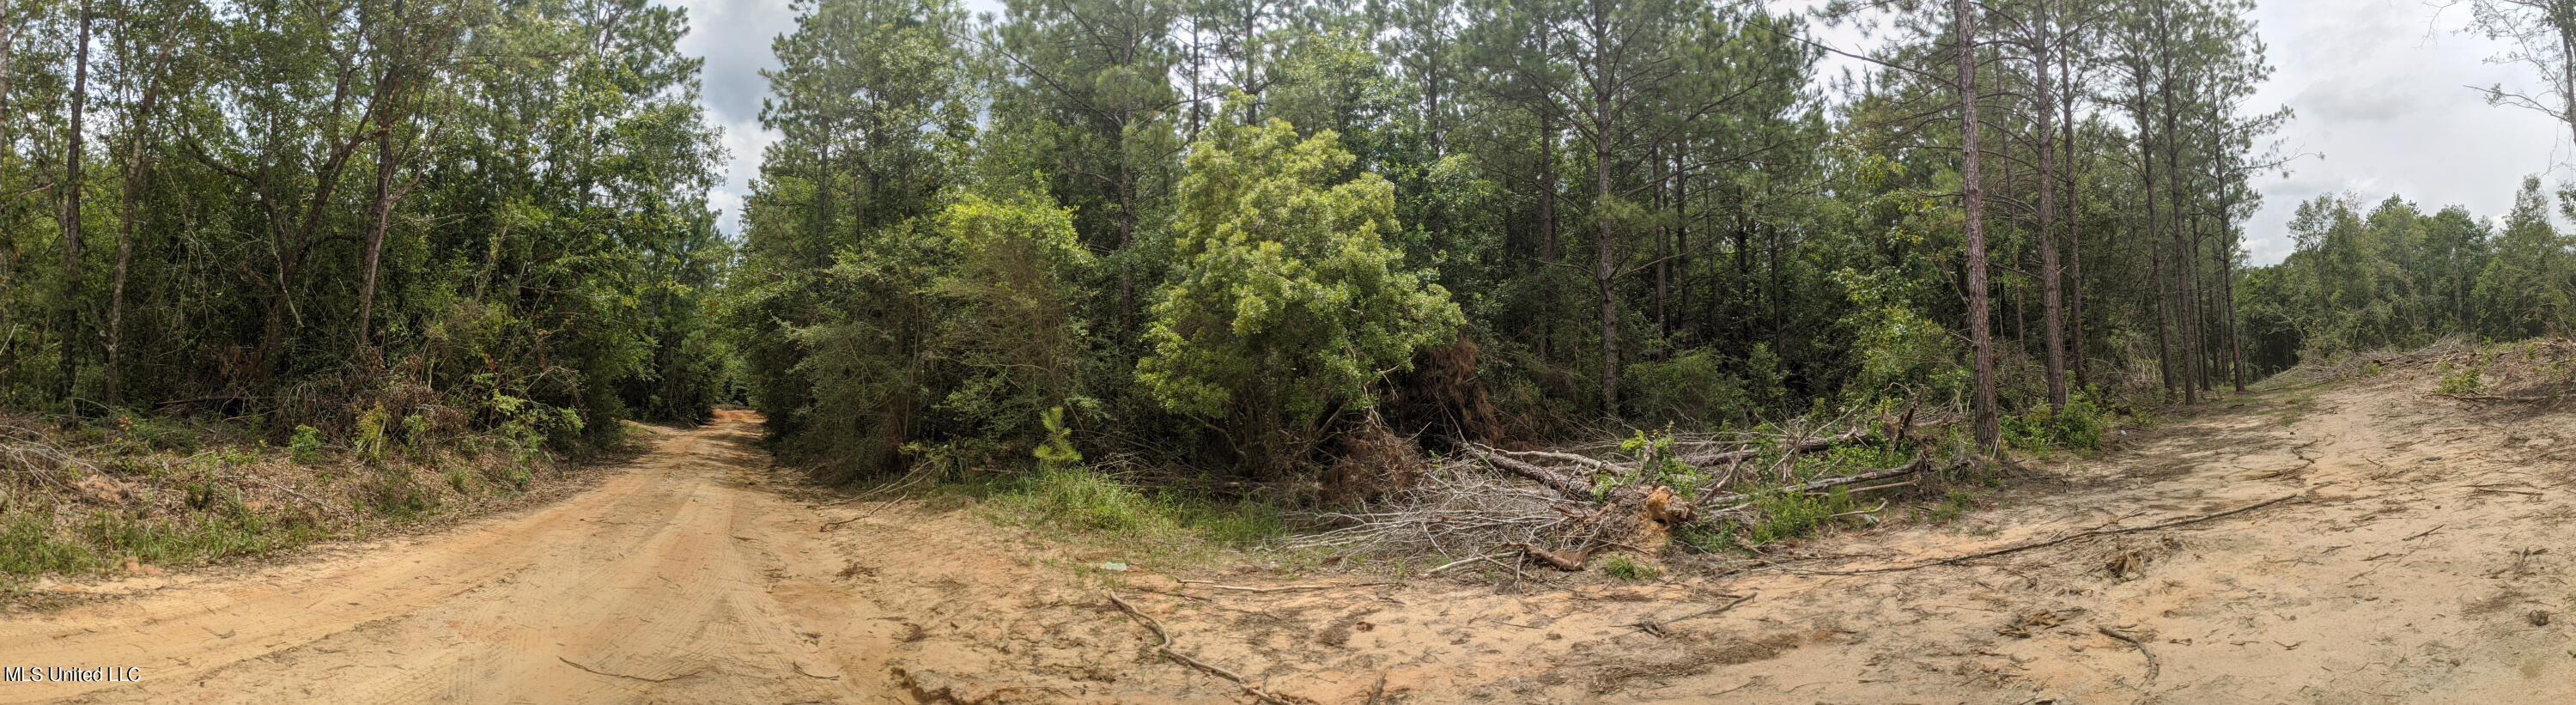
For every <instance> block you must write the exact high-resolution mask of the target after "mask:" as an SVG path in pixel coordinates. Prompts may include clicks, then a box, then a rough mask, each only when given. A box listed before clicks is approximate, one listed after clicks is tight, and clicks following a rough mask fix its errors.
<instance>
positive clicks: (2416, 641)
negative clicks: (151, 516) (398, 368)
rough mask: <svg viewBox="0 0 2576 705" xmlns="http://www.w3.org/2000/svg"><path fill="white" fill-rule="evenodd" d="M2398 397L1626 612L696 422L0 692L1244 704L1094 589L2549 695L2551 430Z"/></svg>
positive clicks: (2399, 385)
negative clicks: (853, 492) (783, 464)
mask: <svg viewBox="0 0 2576 705" xmlns="http://www.w3.org/2000/svg"><path fill="white" fill-rule="evenodd" d="M2429 385H2430V381H2429V375H2428V373H2425V372H2422V371H2416V372H2404V371H2400V372H2397V373H2392V374H2390V375H2387V376H2384V377H2379V378H2373V379H2366V380H2362V381H2360V382H2356V383H2351V384H2347V385H2344V386H2342V387H2336V388H2311V389H2304V390H2298V389H2294V390H2286V391H2275V392H2269V393H2265V394H2261V395H2256V396H2253V397H2246V398H2240V399H2239V400H2237V401H2232V402H2226V403H2223V404H2222V405H2220V406H2218V407H2215V408H2211V409H2209V410H2207V411H2206V412H2204V413H2202V414H2201V415H2199V416H2197V417H2192V418H2184V419H2179V420H2175V421H2173V422H2171V423H2168V424H2166V425H2164V426H2163V427H2162V428H2160V429H2158V430H2155V431H2152V432H2150V433H2149V434H2145V435H2141V436H2137V437H2133V438H2130V439H2128V440H2127V441H2126V442H2125V444H2124V445H2125V447H2124V449H2123V450H2120V451H2117V452H2115V453H2112V454H2110V455H2108V456H2106V457H2104V458H2102V459H2099V460H2092V461H2073V462H2064V463H2057V464H2050V465H2046V466H2043V467H2036V468H2033V469H2031V471H2030V476H2028V477H2023V478H2020V479H2018V480H2017V481H2016V483H2015V487H2016V489H2012V490H2009V491H2007V492H2006V493H2005V497H2004V506H2002V507H2000V508H1996V509H1990V510H1987V511H1983V512H1979V513H1975V514H1971V515H1969V516H1968V517H1966V518H1964V519H1961V520H1959V521H1957V522H1953V523H1950V524H1946V525H1917V526H1912V527H1904V528H1896V529H1891V530H1887V531H1880V532H1871V533H1862V534H1852V535H1844V536H1838V537H1831V538H1827V539H1822V540H1818V541H1814V542H1810V543H1808V544H1806V545H1803V546H1797V547H1793V548H1791V549H1788V550H1784V551H1780V552H1777V553H1774V554H1772V555H1768V556H1765V557H1763V558H1762V559H1761V560H1760V561H1757V562H1756V564H1755V565H1752V566H1751V567H1750V568H1749V569H1747V570H1742V571H1740V572H1737V573H1735V574H1733V575H1730V576H1727V577H1720V578H1683V579H1670V580H1664V581H1660V582H1656V583H1652V584H1646V585H1636V586H1617V585H1612V584H1608V583H1604V582H1601V581H1599V580H1598V579H1586V580H1581V581H1575V582H1572V583H1567V582H1561V581H1559V582H1534V583H1520V584H1513V585H1503V586H1500V587H1497V586H1496V585H1494V584H1491V583H1483V582H1467V581H1450V580H1427V581H1415V582H1413V583H1410V584H1381V583H1378V582H1377V581H1376V580H1373V579H1371V578H1369V577H1368V576H1366V575H1363V574H1352V575H1320V576H1313V575H1310V576H1304V577H1296V578H1285V577H1280V576H1276V575H1273V574H1270V573H1268V572H1266V571H1264V570H1261V569H1258V568H1245V569H1243V570H1241V572H1238V573H1231V574H1224V575H1200V576H1195V577H1197V578H1201V579H1210V578H1212V579H1213V581H1212V582H1197V581H1192V582H1184V581H1181V580H1176V579H1174V578H1172V577H1169V576H1164V575H1157V574H1153V573H1152V572H1151V571H1145V570H1140V571H1133V572H1127V573H1104V572H1101V571H1099V570H1097V569H1094V568H1091V567H1090V566H1097V565H1098V564H1099V563H1100V562H1102V561H1104V560H1116V559H1120V558H1122V556H1120V555H1119V554H1118V553H1117V552H1116V551H1115V550H1110V549H1099V550H1082V549H1069V548H1064V547H1061V546H1060V545H1058V544H1056V543H1054V542H1051V541H1047V540H1042V539H1040V538H1038V537H1034V536H1031V535H1029V534H1027V533H1026V532H1021V531H1017V530H1009V529H1002V528H998V527H996V526H994V525H992V524H991V523H989V522H987V521H985V520H983V519H980V518H978V517H976V516H974V515H973V514H972V513H970V512H960V511H956V510H954V509H953V508H951V509H940V508H933V507H925V506H922V505H920V504H919V503H917V502H911V501H900V502H882V503H853V502H851V501H849V500H848V499H847V498H844V497H837V496H829V495H824V494H821V493H817V492H815V491H813V490H810V489H807V488H805V486H804V485H802V484H800V483H798V482H796V481H793V480H790V479H787V474H785V473H780V472H777V471H774V470H770V469H768V461H767V459H766V458H765V457H763V456H761V455H760V454H759V453H758V451H757V450H756V449H754V448H753V447H752V446H751V445H750V441H751V440H752V438H753V435H754V433H755V430H756V426H755V425H754V423H755V422H754V421H752V420H750V419H748V418H740V417H737V418H729V419H727V420H726V421H724V422H723V423H720V424H718V425H715V426H712V427H709V428H706V429H701V430H698V431H693V432H689V433H686V434H681V435H676V436H674V437H671V438H669V439H667V440H665V441H663V442H662V445H661V447H660V448H659V449H658V450H657V451H656V452H655V453H653V454H652V455H650V456H648V457H647V458H645V459H644V460H642V461H640V462H639V463H638V464H637V465H636V466H635V467H634V468H632V469H631V470H629V471H627V472H625V473H623V474H621V475H619V476H618V477H616V478H615V479H613V480H611V481H609V482H607V483H605V484H604V485H602V486H601V487H600V488H598V489H596V490H593V491H590V492H588V493H585V494H582V495H579V496H577V497H575V498H572V499H569V500H567V501H565V502H562V503H560V504H556V505H553V506H551V507H547V508H544V509H541V510H536V511H532V512H529V513H525V514H520V515H516V516H509V517H502V518H497V519H492V520H487V521H485V522H482V523H480V524H477V525H474V526H471V527H468V528H464V529H460V530H457V531H453V532H449V533H446V534H442V535H437V536H428V537H421V538H416V539H410V540H404V541H396V542H384V543H377V544H369V545H362V546H353V547H349V548H347V549H345V550H343V551H340V552H339V554H338V555H335V556H330V557H325V558H321V559H317V560H308V561H303V562H300V563H296V564H293V565H287V566H280V567H270V568H260V569H248V570H240V571H234V572H231V573H227V574H215V575H208V576H199V577H192V578H182V579H174V580H171V581H168V582H167V583H166V584H162V583H154V584H147V585H144V586H143V587H148V588H151V589H144V590H140V592H139V594H137V595H134V596H131V597H128V598H124V599H116V600H108V601H101V602H95V603H90V604H86V605H84V606H80V607H76V608H73V609H70V610H67V611H63V612H59V613H55V614H50V615H43V616H36V617H21V618H16V619H10V620H5V621H0V665H15V664H27V665H63V666H83V667H98V666H139V667H141V668H142V669H143V671H142V676H143V678H142V682H140V683H134V684H8V683H0V701H18V700H29V699H48V698H73V699H94V700H107V701H123V700H158V701H169V700H176V701H214V702H250V701H276V700H281V699H283V700H296V701H304V700H321V701H333V702H407V701H418V700H427V699H457V700H465V701H478V702H488V701H529V702H561V701H573V702H579V701H666V702H763V703H776V702H799V701H833V702H914V701H959V702H1068V701H1070V702H1173V701H1181V702H1237V701H1246V700H1249V699H1251V698H1252V697H1253V695H1252V694H1250V693H1248V692H1247V690H1246V688H1244V687H1243V686H1242V685H1239V684H1237V683H1235V682H1231V681H1228V680H1223V679H1220V678H1218V677H1215V676H1212V675H1210V674H1209V673H1208V672H1205V671H1202V670H1199V669H1195V668H1191V667H1187V666H1184V665H1182V664H1180V663H1177V662H1175V661H1174V660H1172V659H1169V658H1166V657H1164V656H1163V655H1161V654H1160V653H1158V652H1157V651H1155V649H1154V645H1155V644H1156V643H1157V641H1156V639H1155V638H1154V636H1153V634H1152V633H1151V632H1150V631H1148V629H1147V627H1146V626H1145V625H1144V624H1143V623H1142V622H1140V621H1139V620H1137V619H1135V618H1133V617H1130V616H1129V615H1127V614H1126V613H1123V612H1121V611H1119V610H1118V609H1117V608H1115V607H1114V606H1113V605H1112V604H1111V602H1110V601H1109V599H1108V597H1107V596H1108V595H1109V594H1117V595H1119V596H1120V597H1121V598H1122V599H1125V600H1126V601H1128V602H1129V603H1130V604H1132V605H1134V606H1135V607H1136V608H1137V609H1138V610H1139V611H1141V612H1143V613H1145V614H1150V615H1153V616H1154V617H1155V618H1156V619H1158V620H1159V621H1160V622H1161V624H1162V625H1163V626H1165V627H1166V628H1167V629H1168V631H1169V633H1170V634H1171V635H1172V636H1173V638H1174V644H1173V646H1172V649H1173V650H1174V651H1175V652H1178V653H1181V654H1186V655H1188V656H1190V657H1192V658H1194V659H1195V660H1197V661H1199V662H1202V663H1205V664H1209V665H1212V666H1214V667H1216V668H1218V669H1223V670H1226V671H1228V672H1230V673H1234V674H1238V675H1239V676H1241V677H1242V678H1243V679H1244V680H1245V681H1247V682H1249V683H1250V684H1251V685H1252V686H1253V687H1254V688H1257V689H1259V690H1260V692H1262V693H1265V694H1270V695H1274V696H1276V697H1280V698H1285V699H1294V700H1304V701H1311V702H1323V703H1342V702H1352V703H1357V702H1461V701H1486V702H1645V701H1653V702H1662V701H1694V700H1707V699H1711V698H1715V697H1719V696H1721V695H1722V696H1723V697H1724V698H1725V699H1727V700H1729V701H1740V702H1969V703H1992V702H2038V701H2053V702H2074V703H2096V702H2165V703H2210V702H2267V703H2269V702H2317V703H2374V702H2551V701H2565V700H2567V699H2569V698H2570V697H2576V638H2571V636H2576V614H2571V613H2570V611H2571V610H2576V587H2571V585H2570V583H2569V579H2570V577H2571V576H2576V548H2571V546H2576V521H2570V519H2571V518H2576V493H2571V489H2576V472H2571V470H2570V468H2569V465H2568V463H2567V462H2566V460H2565V457H2566V456H2564V455H2561V454H2562V453H2566V452H2576V445H2571V444H2576V415H2571V414H2566V413H2535V412H2533V411H2532V410H2530V409H2527V408H2500V407H2497V408H2487V407H2479V406H2476V405H2468V404H2463V403H2461V402H2457V401H2452V400H2447V399H2439V398H2432V397H2427V396H2425V395H2424V394H2423V392H2424V391H2425V390H2426V389H2428V388H2429ZM2283 497H2289V498H2290V499H2287V500H2283V501H2280V502H2277V503H2272V504H2266V505H2263V506H2262V507H2260V508H2258V509H2254V510H2251V511H2246V512H2243V513H2241V514H2234V515H2230V516H2227V517H2224V518H2220V519H2215V520H2211V521H2206V522H2201V523H2196V524H2190V525H2185V526H2176V527H2172V528H2167V529H2159V530H2153V531H2138V532H2135V533H2126V534H2119V535H2110V536H2094V537H2088V538H2079V539H2076V540H2069V541H2065V542H2062V543H2054V544H2050V545H2047V546H2044V547H2040V548H2036V549H2033V550H2028V551H2022V552H2018V553H2013V554H2010V555H2005V556H1998V557H1992V558H1973V559H1961V560H1956V561H1951V562H1940V561H1941V560H1942V559H1952V558H1962V557H1967V556H1974V555H1977V554H1978V553H1979V552H1982V551H1988V550H1992V549H1995V548H1999V547H2009V546H2016V545H2022V544H2026V543H2034V542H2045V541H2048V540H2050V539H2054V538H2063V537H2068V536H2073V535H2076V534H2079V533H2081V532H2086V531H2101V530H2106V529H2117V528H2134V527H2145V526H2150V525H2154V524H2158V523H2161V522H2165V521H2170V520H2173V519H2177V518H2189V517H2195V516H2203V515H2207V514H2210V513H2213V512H2221V511H2226V510H2230V509H2235V508H2242V507H2247V506H2252V505H2254V504H2257V503H2261V502H2265V501H2269V500H2274V499H2279V498H2283ZM827 522H842V523H841V524H839V525H837V526H834V527H832V528H828V529H827V528H825V527H824V524H825V523H827ZM1254 562H1258V558H1257V557H1256V558H1255V561H1254ZM1738 567H1739V568H1741V567H1744V566H1738ZM1873 570H1877V571H1884V572H1862V573H1859V574H1837V573H1849V572H1853V571H1873ZM1228 585H1230V586H1231V587H1227V586H1228ZM1283 587H1284V588H1290V589H1282V590H1270V591H1261V590H1247V589H1241V588H1259V589H1271V588H1283ZM1730 606H1731V607H1730Z"/></svg>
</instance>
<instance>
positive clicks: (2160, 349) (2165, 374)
mask: <svg viewBox="0 0 2576 705" xmlns="http://www.w3.org/2000/svg"><path fill="white" fill-rule="evenodd" d="M2138 70H2139V71H2140V72H2142V73H2143V72H2144V71H2145V70H2146V69H2145V67H2143V66H2140V67H2138ZM2137 83H2138V89H2137V93H2136V97H2137V103H2136V104H2135V108H2136V111H2135V113H2134V114H2135V115H2136V116H2137V119H2138V180H2139V185H2140V188H2139V191H2138V200H2140V201H2143V202H2145V203H2146V210H2147V229H2146V232H2145V233H2144V235H2145V236H2146V237H2145V238H2144V239H2145V240H2147V241H2148V242H2149V243H2151V247H2152V250H2153V256H2152V257H2150V258H2149V261H2150V262H2151V264H2150V265H2149V269H2150V271H2151V272H2152V274H2153V276H2152V277H2150V279H2151V280H2152V281H2154V282H2155V283H2156V296H2155V299H2156V372H2157V373H2158V376H2160V377H2162V378H2163V380H2164V385H2165V394H2166V396H2167V398H2168V399H2170V398H2171V396H2172V394H2173V388H2174V370H2173V343H2172V337H2171V335H2170V333H2169V331H2168V328H2169V327H2170V326H2169V325H2168V322H2169V321H2170V320H2171V319H2172V318H2173V316H2172V315H2171V312H2170V310H2169V309H2170V304H2171V302H2172V299H2173V295H2172V291H2173V289H2172V286H2171V285H2170V283H2169V282H2167V281H2166V279H2165V256H2164V250H2165V247H2164V243H2163V242H2162V241H2160V240H2157V238H2158V237H2159V234H2160V233H2162V232H2163V229H2162V225H2161V224H2160V221H2158V220H2157V219H2156V196H2155V191H2156V148H2155V141H2154V140H2153V139H2151V138H2150V136H2151V133H2149V132H2148V130H2149V129H2150V127H2151V126H2152V123H2151V122H2150V121H2149V120H2148V119H2147V89H2146V81H2145V80H2144V78H2143V77H2141V78H2140V80H2138V82H2137Z"/></svg>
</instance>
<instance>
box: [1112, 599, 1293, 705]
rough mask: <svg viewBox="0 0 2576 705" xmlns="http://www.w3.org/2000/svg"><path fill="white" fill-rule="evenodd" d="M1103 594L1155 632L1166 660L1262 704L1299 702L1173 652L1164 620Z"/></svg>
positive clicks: (1205, 663) (1157, 648)
mask: <svg viewBox="0 0 2576 705" xmlns="http://www.w3.org/2000/svg"><path fill="white" fill-rule="evenodd" d="M1101 594H1102V595H1106V596H1108V597H1109V603H1110V604H1113V605H1117V606H1118V609H1119V610H1121V611H1124V612H1126V613H1127V614H1128V616H1132V617H1135V618H1136V619H1137V621H1140V622H1143V623H1144V624H1145V628H1146V629H1151V630H1154V637H1155V638H1157V639H1160V640H1162V643H1160V644H1155V645H1154V650H1155V651H1156V652H1159V653H1161V654H1162V655H1163V657H1164V658H1168V659H1171V660H1172V661H1174V662H1177V663H1179V664H1181V665H1183V666H1188V667H1191V668H1195V669H1198V670H1199V671H1201V672H1204V673H1206V674H1208V675H1211V676H1216V677H1218V678H1223V679H1226V680H1228V681H1232V682H1233V683H1234V684H1235V685H1236V686H1237V687H1241V688H1243V693H1244V694H1245V695H1250V696H1252V697H1253V698H1254V699H1257V700H1260V701H1261V702H1265V703H1274V704H1279V705H1285V704H1286V703H1291V702H1298V701H1292V700H1289V699H1288V698H1285V697H1281V696H1278V695H1274V694H1272V693H1271V692H1270V691H1266V690H1262V689H1261V687H1260V686H1256V685H1253V684H1252V681H1250V680H1247V679H1245V678H1244V677H1243V676H1239V675H1235V673H1234V672H1233V671H1229V670H1225V669H1223V668H1218V667H1217V666H1216V665H1215V664H1211V663H1208V662H1206V661H1201V660H1198V659H1195V658H1191V657H1190V656H1189V655H1188V654H1183V653H1181V652H1179V651H1175V650H1173V649H1172V633H1171V632H1170V631H1166V630H1165V629H1163V621H1162V620H1159V619H1155V618H1154V616H1153V615H1149V614H1145V611H1144V610H1139V609H1136V606H1135V605H1131V604H1127V601H1126V600H1122V599H1119V598H1118V593H1114V592H1103V593H1101Z"/></svg>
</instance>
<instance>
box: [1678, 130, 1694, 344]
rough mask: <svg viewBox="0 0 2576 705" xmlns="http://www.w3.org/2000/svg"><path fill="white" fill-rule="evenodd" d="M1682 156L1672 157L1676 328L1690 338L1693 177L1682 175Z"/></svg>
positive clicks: (1691, 330) (1692, 328)
mask: <svg viewBox="0 0 2576 705" xmlns="http://www.w3.org/2000/svg"><path fill="white" fill-rule="evenodd" d="M1681 159H1682V158H1681V156H1680V155H1675V156H1674V157H1673V272H1674V274H1673V276H1674V277H1675V278H1676V279H1678V280H1680V284H1681V285H1680V286H1678V287H1675V289H1674V291H1673V296H1674V301H1673V312H1674V316H1673V317H1675V318H1678V319H1681V320H1680V321H1679V322H1678V323H1677V324H1676V325H1677V326H1678V328H1677V329H1676V330H1677V331H1678V335H1680V336H1681V337H1682V338H1683V339H1685V340H1687V339H1689V338H1691V337H1692V335H1691V334H1692V333H1693V332H1694V330H1695V329H1696V328H1697V326H1694V325H1692V324H1691V322H1692V321H1694V320H1697V319H1695V318H1692V317H1691V315H1690V310H1691V298H1690V290H1691V287H1690V261H1691V256H1690V252H1691V250H1690V188H1689V186H1690V180H1689V177H1685V176H1683V175H1682V169H1681Z"/></svg>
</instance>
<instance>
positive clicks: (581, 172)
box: [0, 0, 732, 441]
mask: <svg viewBox="0 0 2576 705" xmlns="http://www.w3.org/2000/svg"><path fill="white" fill-rule="evenodd" d="M13 5H14V6H13ZM687 29H688V27H687V23H686V20H685V18H684V17H683V15H682V13H681V12H680V11H678V10H675V9H671V8H667V7H658V6H654V5H652V4H650V3H647V2H644V1H643V0H606V1H600V0H579V1H574V0H533V1H529V2H520V1H517V0H504V1H503V2H497V3H496V2H486V1H482V0H358V1H355V2H252V3H231V2H214V3H198V2H145V1H141V0H66V1H56V0H8V1H5V2H0V115H6V116H7V118H6V120H0V402H4V403H0V405H5V406H7V407H12V408H20V409H44V410H51V411H52V412H54V413H56V414H59V415H63V416H70V417H88V418H98V417H104V416H113V415H116V414H127V413H164V414H215V415H221V416H223V417H252V418H257V419H262V420H263V421H262V423H263V424H264V425H265V426H267V427H270V430H271V432H273V433H283V432H284V431H285V430H287V429H290V428H293V427H295V426H305V425H310V426H314V427H317V428H318V430H320V431H324V432H328V433H331V434H333V435H334V436H339V435H342V434H345V433H346V432H348V431H350V430H351V429H352V428H354V427H355V426H356V425H357V424H360V423H368V424H372V425H373V426H375V427H376V428H377V429H379V430H380V431H383V432H395V431H396V430H404V431H408V432H409V433H410V434H411V437H413V438H415V439H418V438H423V437H430V438H435V437H438V436H440V435H443V434H447V433H452V432H456V431H460V430H467V429H474V430H500V431H504V432H506V433H508V434H509V435H514V436H518V437H520V438H522V439H525V440H531V441H537V440H547V439H552V440H558V441H578V440H579V439H581V438H583V437H585V436H588V435H592V434H594V433H599V432H609V431H614V430H615V429H616V424H615V423H613V421H614V420H615V419H617V418H621V417H624V416H643V417H654V418H669V419H692V418H703V417H704V415H705V414H706V413H707V411H706V409H707V408H708V407H709V406H710V405H711V404H713V403H714V402H715V400H716V395H717V394H718V392H719V385H720V381H719V375H720V374H721V370H722V365H721V362H720V360H719V358H718V357H717V355H716V354H715V352H714V351H715V350H716V348H715V345H716V341H715V340H714V339H713V338H712V337H711V336H710V331H709V330H708V329H707V328H706V326H705V324H704V322H703V320H704V319H703V316H702V315H701V312H702V310H703V308H704V306H705V302H706V299H707V297H708V296H709V294H710V293H711V292H712V291H713V289H714V287H715V286H716V285H717V284H718V283H719V281H720V278H721V276H722V272H723V268H724V267H725V265H726V262H727V261H728V260H730V259H731V257H732V255H731V254H730V252H731V250H730V246H729V245H728V244H727V243H726V242H725V240H724V239H723V237H722V235H721V234H720V233H719V231H718V230H717V228H716V221H715V214H714V213H713V212H712V211H710V210H709V209H708V208H707V207H706V205H705V202H704V201H705V195H704V194H705V191H706V189H707V188H708V187H709V186H710V185H712V183H713V182H714V179H715V177H714V175H713V174H714V169H715V165H716V164H717V163H719V162H720V161H721V154H720V153H719V151H718V148H717V147H716V146H715V144H716V143H715V137H716V135H715V133H714V132H713V130H712V129H711V128H710V127H709V126H708V125H707V124H706V123H705V120H704V119H703V118H702V116H701V115H700V110H699V108H698V106H697V105H696V104H695V96H696V90H697V80H698V79H697V72H698V67H699V63H700V62H699V60H697V59H694V58H689V57H685V56H682V55H680V54H679V53H678V52H677V50H676V49H675V43H676V42H677V41H678V40H679V38H680V37H681V36H682V35H683V34H684V33H685V32H686V31H687ZM603 422H607V423H603Z"/></svg>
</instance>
